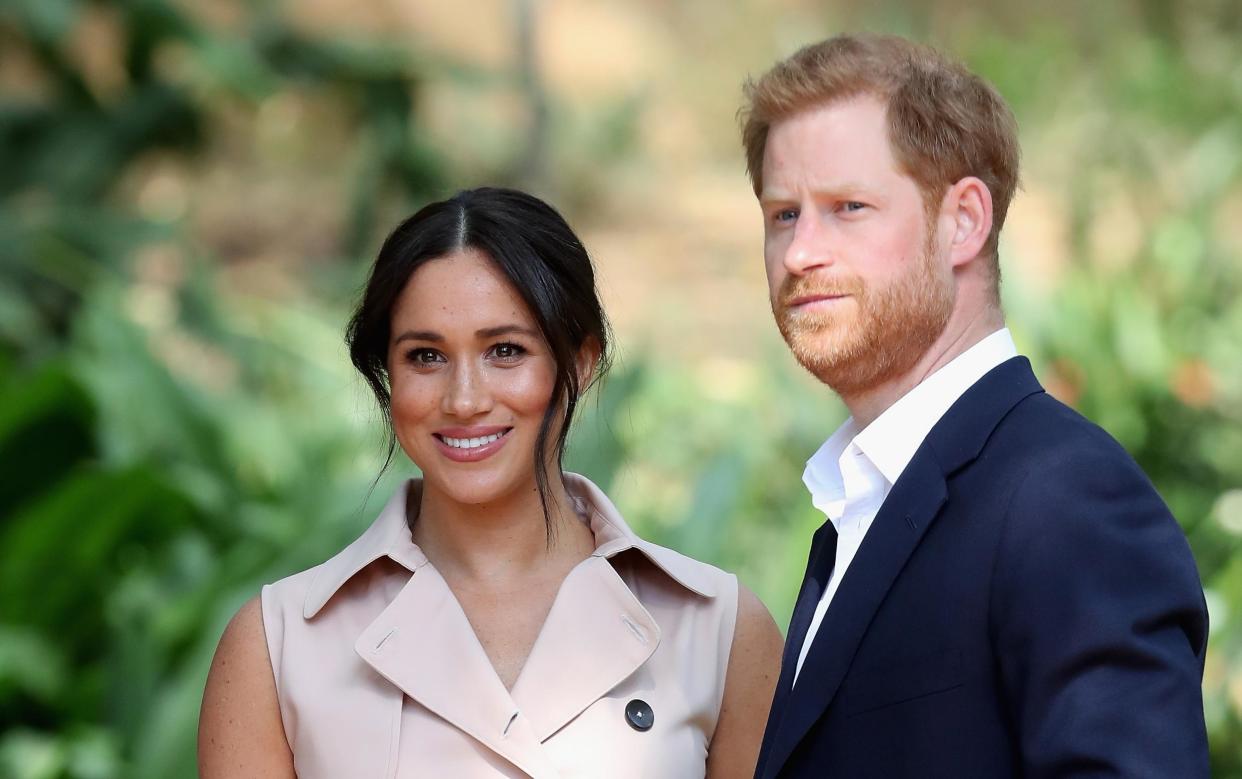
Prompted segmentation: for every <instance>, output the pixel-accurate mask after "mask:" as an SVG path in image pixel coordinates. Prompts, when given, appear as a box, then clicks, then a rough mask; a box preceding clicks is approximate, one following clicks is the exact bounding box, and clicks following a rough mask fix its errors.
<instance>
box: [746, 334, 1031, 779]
mask: <svg viewBox="0 0 1242 779" xmlns="http://www.w3.org/2000/svg"><path fill="white" fill-rule="evenodd" d="M1042 391H1043V388H1042V387H1041V386H1040V385H1039V382H1038V381H1037V380H1036V378H1035V374H1034V373H1033V372H1032V371H1031V365H1030V362H1029V361H1027V359H1026V358H1025V357H1015V358H1013V359H1010V360H1007V361H1006V362H1004V363H1002V364H1000V365H999V366H997V367H996V368H993V369H992V370H991V371H989V372H988V373H987V374H986V375H985V376H984V377H983V378H981V379H979V381H977V382H976V383H975V384H974V386H972V387H971V388H970V389H968V390H967V391H966V392H965V393H963V394H962V396H961V397H960V398H958V400H957V402H955V403H954V404H953V405H952V406H951V407H950V408H949V410H948V411H947V412H945V414H944V416H943V417H941V419H940V420H939V421H938V422H937V423H936V425H935V426H934V427H933V428H932V429H931V432H929V433H928V435H927V438H926V439H925V440H924V442H923V444H922V445H921V446H920V447H919V450H918V451H917V452H916V453H915V455H914V458H913V459H912V460H911V461H910V463H909V464H908V465H907V466H906V468H905V470H904V471H903V472H902V474H901V477H900V478H899V479H898V480H897V483H896V484H894V485H893V489H892V491H891V492H890V493H889V495H888V498H887V499H886V500H885V501H884V505H883V506H882V507H881V508H880V511H879V512H878V513H877V514H876V517H875V520H874V522H873V523H872V525H871V528H870V529H869V530H868V531H867V536H866V538H864V539H863V543H862V545H861V546H860V547H859V549H858V553H857V554H856V555H855V557H854V560H853V561H852V562H851V563H850V566H849V569H848V570H847V571H846V573H845V576H844V577H843V578H842V580H841V586H840V587H839V588H838V590H837V593H836V595H834V596H833V599H832V605H831V607H830V608H829V609H828V611H827V612H826V613H825V615H824V619H823V622H821V623H820V626H819V630H818V631H817V632H816V634H815V639H814V642H813V643H812V644H811V649H810V651H809V653H808V654H807V658H806V662H805V663H804V664H803V666H802V672H801V673H800V674H799V676H798V683H797V684H796V685H795V686H794V687H793V689H792V690H790V691H788V693H785V694H784V696H783V697H782V692H781V690H779V689H778V691H777V696H776V701H775V703H774V704H773V711H772V715H771V720H770V721H769V730H768V732H767V733H766V734H765V735H764V746H763V752H762V756H761V759H760V765H759V771H758V774H757V775H758V776H760V777H763V778H764V779H767V778H769V777H774V776H776V775H777V774H778V773H779V772H780V769H781V768H782V767H783V766H784V764H785V761H787V760H788V759H789V756H790V755H791V754H793V751H794V749H796V748H797V746H798V743H799V742H800V741H801V740H802V738H803V737H804V736H805V735H806V733H807V731H808V730H810V728H811V726H812V725H814V724H815V721H816V720H818V719H819V718H820V716H822V715H823V713H824V711H825V710H826V709H827V708H828V706H829V705H830V704H831V703H832V701H833V699H834V698H835V697H836V694H837V691H838V689H839V688H840V686H841V682H842V680H843V679H844V678H845V675H846V673H847V672H848V671H849V667H850V664H851V663H852V662H853V660H854V655H855V653H856V652H857V650H858V646H859V644H860V643H861V642H862V638H863V636H864V635H865V634H866V631H867V627H868V625H870V623H871V620H872V618H873V617H874V616H875V613H876V611H877V610H878V609H879V607H880V604H881V603H882V602H883V601H884V598H885V596H886V595H887V594H888V591H889V589H890V588H891V587H892V584H893V582H894V580H896V578H897V576H898V574H899V573H900V572H901V570H902V568H903V567H904V566H905V564H906V561H907V560H908V559H909V558H910V555H911V554H912V553H913V552H914V548H915V547H916V546H917V545H918V543H919V541H920V540H921V539H922V538H923V536H924V535H925V534H926V533H927V530H928V528H929V527H930V526H931V525H932V523H933V522H934V521H935V519H936V517H937V516H938V515H939V514H940V510H941V508H942V507H943V506H944V504H945V501H946V500H947V498H948V485H947V482H948V479H949V478H951V477H952V475H953V474H954V473H955V472H957V471H958V470H959V469H960V468H962V467H963V466H964V465H966V464H967V463H969V462H971V461H972V460H974V459H975V458H976V457H978V456H979V452H980V451H982V449H983V446H984V444H985V443H986V442H987V439H988V437H989V436H990V435H991V434H992V431H993V430H995V429H996V426H997V425H998V424H999V423H1000V421H1001V420H1002V419H1003V418H1004V417H1005V415H1006V414H1008V413H1009V412H1010V411H1011V410H1012V409H1013V408H1014V406H1016V405H1017V404H1018V403H1019V402H1020V401H1021V400H1022V399H1023V398H1026V397H1027V396H1029V395H1032V394H1035V393H1038V392H1042ZM798 645H799V647H800V646H801V641H800V640H799V641H798ZM795 660H796V655H795ZM782 675H783V674H782ZM778 706H779V708H780V711H778Z"/></svg>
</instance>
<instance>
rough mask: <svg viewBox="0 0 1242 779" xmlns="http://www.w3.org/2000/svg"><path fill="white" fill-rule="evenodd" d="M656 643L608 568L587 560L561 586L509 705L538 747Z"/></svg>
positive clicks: (646, 618) (644, 614) (649, 624)
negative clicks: (523, 720)
mask: <svg viewBox="0 0 1242 779" xmlns="http://www.w3.org/2000/svg"><path fill="white" fill-rule="evenodd" d="M659 642H660V628H659V626H658V625H656V623H655V620H654V619H652V617H651V615H650V613H648V611H647V610H646V609H645V608H643V606H642V604H641V603H639V602H638V599H637V598H636V597H634V594H633V593H632V592H631V591H630V589H629V587H627V586H626V584H625V581H624V580H622V578H621V577H620V576H619V575H618V574H617V572H616V571H615V570H614V569H613V567H612V565H611V564H610V563H609V562H608V560H607V559H605V558H603V557H599V556H592V557H589V558H587V559H586V560H584V561H583V562H582V563H580V564H579V565H578V566H577V567H576V568H574V569H573V571H571V572H570V574H569V575H568V576H567V577H566V578H565V581H564V583H562V584H561V589H560V592H559V593H558V594H557V596H556V601H555V602H554V603H553V604H552V610H551V611H550V612H549V613H548V618H547V620H546V621H545V622H544V625H543V629H542V630H541V631H540V633H539V637H538V638H537V639H536V640H535V644H534V646H533V647H532V648H531V652H530V655H529V657H527V659H526V664H525V666H523V668H522V672H521V674H520V675H519V676H518V679H517V681H516V682H515V683H514V685H513V699H514V701H516V703H517V706H518V708H519V709H520V710H521V711H522V713H523V714H524V715H525V716H526V718H527V719H528V720H530V722H531V726H532V727H533V729H534V733H535V737H536V738H537V739H538V740H540V741H543V740H545V739H547V738H548V737H549V736H551V735H552V734H554V733H555V732H556V731H558V730H560V729H561V728H562V727H564V726H565V724H566V723H568V722H569V721H570V720H572V719H573V718H574V717H576V716H578V715H579V714H580V713H582V711H583V710H585V709H586V708H587V707H588V706H590V705H591V704H592V703H594V702H595V701H597V700H599V698H600V697H601V696H603V695H604V694H606V693H607V692H608V691H609V690H611V689H612V688H613V687H616V686H617V685H618V684H620V683H621V682H622V681H623V680H624V679H625V678H626V677H627V676H629V675H630V674H632V673H634V671H636V670H637V669H638V668H639V666H641V665H642V664H643V663H645V662H647V659H648V658H649V657H651V655H652V654H653V653H654V652H655V650H656V647H657V646H658V645H659Z"/></svg>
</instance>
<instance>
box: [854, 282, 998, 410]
mask: <svg viewBox="0 0 1242 779" xmlns="http://www.w3.org/2000/svg"><path fill="white" fill-rule="evenodd" d="M1004 326H1005V320H1004V317H1003V316H1002V315H1001V312H1000V311H999V310H997V309H996V308H994V307H991V306H989V307H986V308H985V309H983V310H981V311H978V312H976V313H975V314H974V316H972V317H970V318H966V317H962V316H959V315H958V313H956V312H955V313H954V315H953V317H951V318H950V319H949V323H948V324H947V325H946V326H945V329H944V331H943V332H942V333H941V334H940V337H939V338H937V339H936V341H935V342H934V343H933V344H932V345H931V347H930V348H929V349H928V350H927V351H926V352H924V353H923V356H922V357H920V358H919V359H918V361H917V362H916V363H915V364H914V365H913V366H912V367H911V368H910V370H908V371H906V372H905V373H902V374H900V375H898V376H894V377H893V378H891V379H889V380H887V381H885V382H883V383H881V384H878V385H876V386H874V387H870V388H868V389H866V390H863V391H861V392H855V393H851V394H849V395H848V396H847V395H842V396H841V400H842V401H844V403H845V406H846V408H848V409H849V410H850V414H851V416H853V417H854V424H855V425H856V426H857V428H858V429H859V430H864V429H866V427H867V426H868V425H870V424H871V423H872V422H874V421H875V420H876V418H878V417H879V416H880V415H881V414H883V413H884V412H885V411H886V410H888V408H889V407H890V406H892V405H893V404H894V403H896V402H897V401H898V400H900V399H901V398H902V396H904V395H905V394H906V393H907V392H909V391H910V390H912V389H914V388H915V387H917V386H918V385H919V384H921V383H923V381H924V380H925V379H926V378H927V377H928V376H931V375H932V374H933V373H935V372H936V371H938V370H940V369H941V368H943V367H944V366H946V365H948V364H949V363H950V362H952V361H953V360H954V359H955V358H956V357H957V356H958V355H960V354H962V353H963V352H965V351H966V350H967V349H969V348H970V347H972V346H974V345H975V344H977V343H979V342H980V341H982V340H983V339H984V338H987V337H988V336H989V335H991V334H992V333H994V332H996V331H997V330H999V329H1001V328H1002V327H1004Z"/></svg>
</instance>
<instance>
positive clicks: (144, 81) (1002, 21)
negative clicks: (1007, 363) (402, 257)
mask: <svg viewBox="0 0 1242 779" xmlns="http://www.w3.org/2000/svg"><path fill="white" fill-rule="evenodd" d="M976 5H977V4H974V3H967V2H964V0H961V1H959V0H946V1H945V2H941V3H936V4H930V3H927V4H924V3H918V4H910V5H907V4H905V3H897V2H891V1H885V0H880V1H878V2H877V0H871V2H856V1H855V0H838V1H837V2H832V3H816V2H808V1H806V0H769V1H768V2H759V1H758V0H739V1H738V2H734V3H729V4H720V3H716V2H706V0H684V1H682V2H674V3H670V2H660V1H658V0H630V2H621V0H474V2H471V3H468V4H464V3H448V2H414V0H371V1H370V2H367V3H354V2H346V0H298V1H297V2H288V3H279V2H261V1H259V0H255V1H254V2H242V0H211V2H199V3H192V2H190V0H177V1H174V0H110V1H104V0H95V1H93V2H87V1H85V0H6V2H3V3H0V776H3V777H13V778H14V779H62V778H72V779H107V778H111V777H127V778H129V777H135V778H138V779H142V778H145V777H161V778H165V777H189V776H193V775H194V770H195V769H194V739H195V728H196V726H197V716H198V704H199V699H200V695H201V691H202V685H203V681H204V678H205V675H206V670H207V666H208V663H209V661H210V657H211V654H212V651H213V649H214V647H215V644H216V641H217V639H218V637H219V634H220V632H221V630H222V629H223V626H224V624H225V622H226V621H227V620H228V618H229V616H230V615H231V614H232V613H233V611H234V610H235V609H236V608H237V607H238V606H239V605H240V604H241V603H242V602H243V601H244V600H245V599H246V598H248V597H249V596H251V595H253V594H254V593H255V592H257V590H258V588H259V586H260V585H261V584H262V583H264V582H269V581H273V580H275V579H278V578H280V577H282V576H285V575H287V574H289V573H292V572H294V571H297V570H300V569H303V568H306V567H308V566H311V565H314V564H316V563H318V562H320V561H322V560H323V559H325V558H327V557H328V556H330V555H331V554H333V553H334V552H335V551H337V550H338V549H339V548H341V547H342V546H343V545H344V544H345V543H347V542H348V541H349V540H351V539H353V538H354V537H355V536H356V535H357V534H358V533H360V532H361V531H362V529H364V528H365V527H366V526H367V524H368V523H369V522H370V521H371V519H372V517H373V514H374V512H375V511H376V510H377V509H378V507H379V506H380V505H381V504H382V502H383V500H384V499H385V498H386V497H387V495H388V493H389V491H390V490H391V489H392V488H393V486H394V485H395V483H396V480H397V479H399V478H402V477H404V476H407V475H409V474H410V473H412V471H413V469H412V466H410V465H409V464H408V463H407V462H405V461H401V462H399V463H397V464H396V466H395V467H394V468H393V469H392V470H391V471H390V473H389V474H388V475H387V476H385V477H384V479H382V480H381V482H380V483H379V485H378V486H376V487H375V489H374V492H372V490H371V487H372V482H373V480H374V479H375V476H376V473H377V471H378V469H379V466H380V463H381V461H382V444H383V431H382V429H381V425H380V418H379V416H378V414H377V413H376V412H375V411H374V410H373V408H372V405H371V399H370V398H369V396H368V395H367V393H366V391H365V390H364V388H363V387H362V384H361V383H360V382H359V381H358V380H357V379H355V378H354V376H353V375H352V374H351V370H350V368H349V365H348V359H347V356H346V354H345V350H344V347H343V345H342V331H343V328H344V324H345V320H346V318H347V316H348V312H349V310H350V306H351V305H352V304H353V303H354V301H355V299H356V295H357V293H358V291H359V288H360V285H361V283H362V281H363V279H364V274H365V272H366V270H367V267H368V264H369V262H370V261H371V258H372V257H373V253H374V252H375V250H376V249H377V248H378V245H379V243H380V241H381V240H382V238H383V236H384V235H385V234H386V231H387V230H389V229H391V228H392V227H393V226H394V225H395V224H396V222H397V221H398V220H399V219H400V218H402V217H403V216H405V215H407V214H409V213H410V212H412V211H413V210H414V209H416V208H417V207H418V206H419V205H421V204H423V203H425V202H427V201H428V200H430V199H437V198H440V197H443V196H446V195H448V194H451V193H452V192H453V191H454V190H456V189H458V188H461V187H467V186H476V185H481V184H487V183H497V184H507V185H514V186H519V187H524V188H527V189H530V190H532V191H534V192H536V193H538V194H541V195H543V196H544V197H546V198H548V199H550V200H551V201H552V202H553V203H555V204H556V205H557V206H558V207H559V208H561V209H562V210H563V212H564V213H565V214H566V216H567V217H568V218H569V221H570V222H571V224H573V225H574V226H575V227H576V228H577V229H578V230H579V231H580V233H581V234H582V236H583V237H584V239H585V242H586V244H587V246H588V247H589V248H590V249H591V250H592V252H593V255H594V257H595V259H596V261H597V263H598V267H599V276H600V284H601V287H602V291H603V295H604V297H605V301H606V303H607V306H608V310H609V312H610V314H611V316H612V318H613V321H614V324H615V327H616V333H617V338H618V345H619V354H620V359H619V361H618V364H617V366H616V369H615V370H614V372H613V374H612V376H611V378H610V379H609V380H608V382H607V383H606V384H605V385H604V387H603V390H602V392H601V393H600V394H599V396H598V397H597V398H596V399H595V400H594V401H593V402H591V403H589V404H587V405H588V407H587V409H586V411H585V414H584V416H583V418H582V419H581V421H580V423H579V425H578V428H577V430H576V432H575V435H574V438H573V442H572V444H571V451H570V455H569V464H570V466H571V467H572V468H573V469H575V470H580V471H582V472H584V473H586V474H588V475H589V476H590V477H591V478H593V479H594V480H595V481H597V482H598V483H599V484H601V485H602V486H603V487H604V488H605V489H606V490H608V491H609V493H610V494H611V495H612V496H613V498H614V500H615V501H616V502H617V503H618V504H619V505H620V507H621V509H622V511H623V512H624V513H625V514H626V516H627V517H628V519H629V520H630V521H631V523H632V524H633V525H634V526H635V527H636V528H637V529H638V530H639V531H640V532H641V533H643V534H645V535H646V536H647V537H649V538H651V539H653V540H655V541H658V542H660V543H663V544H666V545H669V546H672V547H674V548H677V549H679V550H681V551H683V552H685V553H687V554H690V555H693V556H696V557H699V558H702V559H705V560H708V561H711V562H713V563H716V564H718V565H720V566H722V567H725V568H727V569H729V570H732V571H736V572H737V573H738V574H739V575H740V577H741V578H742V580H743V581H745V582H746V583H747V584H749V585H750V586H751V587H752V588H753V589H754V590H756V591H757V592H758V593H759V595H760V596H761V597H762V598H763V599H764V601H765V602H766V603H767V604H768V605H769V607H770V608H771V609H772V611H773V613H774V614H775V616H776V618H777V621H778V623H779V624H781V626H782V627H784V625H785V624H786V623H787V621H788V615H789V612H790V610H791V608H792V602H793V598H794V595H795V592H796V589H797V586H798V583H799V579H800V577H801V574H802V570H803V566H804V564H805V556H806V549H807V545H808V540H809V537H810V534H811V532H812V531H813V529H814V528H815V527H816V526H817V525H818V524H819V523H820V522H821V521H822V517H821V516H820V515H818V513H817V512H816V511H815V510H814V509H813V508H812V507H811V506H810V503H809V500H808V498H807V497H806V495H805V493H804V490H803V487H802V485H801V481H800V476H801V472H802V468H803V464H804V462H805V460H806V458H807V457H808V456H809V455H810V454H811V453H812V452H813V451H814V450H815V449H816V448H817V447H818V445H819V444H820V443H821V442H822V440H823V439H824V438H825V437H826V436H827V435H828V434H829V433H830V432H831V431H832V430H833V429H834V428H835V427H836V425H837V424H838V423H839V422H840V421H841V419H842V418H843V417H844V410H843V409H842V407H841V406H840V405H839V404H838V403H837V402H836V401H835V400H834V399H833V398H832V396H831V394H830V393H829V392H828V391H827V390H826V389H824V388H823V387H821V386H819V385H817V384H816V382H815V381H814V380H812V379H811V378H810V377H808V376H806V375H804V374H803V373H802V372H801V371H800V370H799V369H798V368H797V367H796V365H795V364H794V363H793V361H792V359H791V358H790V357H789V356H788V354H787V352H786V350H785V348H784V346H783V344H782V343H781V341H780V338H779V335H778V334H777V332H776V329H775V327H774V326H772V324H771V321H770V314H769V312H768V308H767V302H766V286H765V282H764V277H763V272H762V260H761V223H760V219H759V214H758V210H757V207H756V206H755V204H754V202H753V197H752V195H751V193H750V190H749V185H748V182H747V180H746V177H745V171H744V166H743V163H742V156H741V151H740V148H739V143H738V137H737V136H738V134H737V123H736V118H735V112H736V110H737V108H738V105H739V103H740V98H741V91H740V84H741V81H742V80H743V78H744V77H745V76H746V75H747V74H757V73H759V72H761V71H762V70H764V69H766V68H767V67H768V66H769V65H770V64H772V62H774V61H775V60H776V59H778V58H780V57H783V56H786V55H788V54H790V53H792V52H793V51H794V50H795V49H796V48H798V47H799V46H800V45H802V44H804V43H807V42H810V41H812V40H815V39H818V38H821V37H824V36H826V35H830V34H832V33H835V32H839V31H844V30H858V29H870V30H876V31H889V32H898V33H902V34H907V35H910V36H912V37H914V38H916V39H919V40H923V41H927V42H931V43H934V44H937V45H939V46H941V47H944V48H945V49H947V50H948V51H950V52H951V53H953V54H954V55H956V56H958V57H960V58H962V59H964V60H965V61H966V62H967V63H968V64H969V65H970V66H971V67H973V68H974V69H975V70H976V71H977V72H979V73H981V74H982V75H984V76H985V77H987V78H989V79H990V80H992V81H993V82H994V83H995V84H996V85H997V86H998V87H999V89H1000V91H1001V92H1002V93H1003V94H1004V95H1005V96H1006V97H1007V98H1008V99H1009V101H1010V102H1011V103H1012V105H1013V107H1014V110H1015V112H1016V114H1017V116H1018V120H1019V123H1020V125H1021V128H1022V141H1023V146H1024V153H1025V159H1024V189H1023V191H1022V192H1021V193H1020V194H1019V196H1018V198H1017V200H1016V202H1015V204H1014V207H1013V210H1012V212H1011V216H1010V218H1009V224H1008V226H1007V228H1006V231H1005V234H1004V240H1003V241H1002V263H1003V267H1004V274H1005V284H1004V297H1005V302H1006V307H1007V311H1008V314H1009V319H1010V322H1011V327H1012V330H1013V332H1014V336H1015V338H1016V340H1017V342H1018V345H1019V348H1020V349H1021V350H1022V351H1024V352H1025V353H1026V354H1028V355H1030V356H1031V357H1032V359H1033V360H1034V362H1035V363H1036V367H1037V371H1038V372H1039V374H1040V375H1041V377H1042V379H1043V381H1044V382H1045V384H1046V386H1047V387H1048V388H1049V390H1050V391H1052V392H1053V393H1055V394H1056V395H1057V396H1058V397H1060V398H1062V399H1063V400H1065V401H1066V402H1068V403H1070V404H1072V405H1074V406H1075V407H1076V408H1078V409H1080V410H1081V411H1082V412H1083V413H1085V414H1086V415H1087V416H1088V417H1090V418H1092V419H1094V420H1095V421H1097V422H1099V423H1100V424H1102V425H1103V426H1104V427H1106V428H1107V429H1108V430H1109V431H1111V432H1112V433H1113V434H1114V435H1115V436H1117V437H1118V438H1119V439H1120V440H1121V441H1122V443H1124V444H1125V446H1126V447H1127V448H1128V449H1129V450H1130V452H1132V453H1133V454H1134V456H1135V457H1136V458H1137V459H1138V460H1139V462H1140V463H1141V464H1142V466H1143V467H1144V468H1145V469H1146V470H1147V472H1148V473H1149V474H1150V475H1151V477H1152V479H1153V480H1154V481H1155V483H1156V485H1157V487H1158V488H1159V489H1160V491H1161V493H1162V494H1163V495H1164V496H1165V498H1166V500H1167V501H1168V502H1169V503H1170V505H1171V506H1172V507H1173V510H1174V513H1175V514H1176V515H1177V517H1178V519H1179V520H1180V521H1181V522H1182V524H1183V526H1184V528H1185V530H1186V533H1187V535H1188V537H1189V539H1190V542H1191V545H1192V546H1193V548H1194V551H1195V554H1196V557H1197V559H1198V561H1199V565H1200V570H1201V573H1202V576H1203V581H1204V584H1205V587H1206V589H1207V594H1208V602H1209V606H1210V609H1211V616H1212V644H1211V654H1210V655H1209V658H1208V665H1207V671H1206V674H1205V679H1204V691H1205V696H1206V706H1207V718H1208V723H1209V728H1210V732H1211V738H1212V760H1213V767H1214V775H1217V776H1222V777H1242V554H1239V542H1240V537H1242V297H1240V296H1239V293H1240V292H1242V56H1240V54H1239V49H1238V41H1239V40H1242V4H1239V3H1238V2H1236V1H1235V0H1192V1H1189V2H1176V3H1175V2H1173V1H1172V0H1129V1H1128V2H1127V1H1123V0H1101V1H1100V2H1096V3H1091V4H1082V3H1078V2H1072V1H1071V0H1045V1H1044V2H1041V3H1026V2H1017V1H1016V0H1015V1H1014V2H1000V3H993V4H989V6H990V8H989V9H988V10H980V9H979V8H977V7H974V6H976Z"/></svg>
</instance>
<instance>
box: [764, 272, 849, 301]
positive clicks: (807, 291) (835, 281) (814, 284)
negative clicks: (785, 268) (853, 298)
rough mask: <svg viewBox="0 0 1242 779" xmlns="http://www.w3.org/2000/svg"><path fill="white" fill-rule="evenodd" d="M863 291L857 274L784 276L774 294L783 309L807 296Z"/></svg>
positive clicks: (839, 294)
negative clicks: (831, 276)
mask: <svg viewBox="0 0 1242 779" xmlns="http://www.w3.org/2000/svg"><path fill="white" fill-rule="evenodd" d="M862 291H863V283H862V280H861V279H859V278H858V277H857V276H837V277H833V278H828V277H824V276H786V277H785V280H784V281H783V282H781V288H780V290H779V292H778V293H777V296H776V301H777V305H778V306H779V307H780V308H782V309H784V308H789V306H791V305H793V302H794V301H795V300H799V299H801V298H807V297H838V296H841V295H859V294H860V293H861V292H862Z"/></svg>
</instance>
